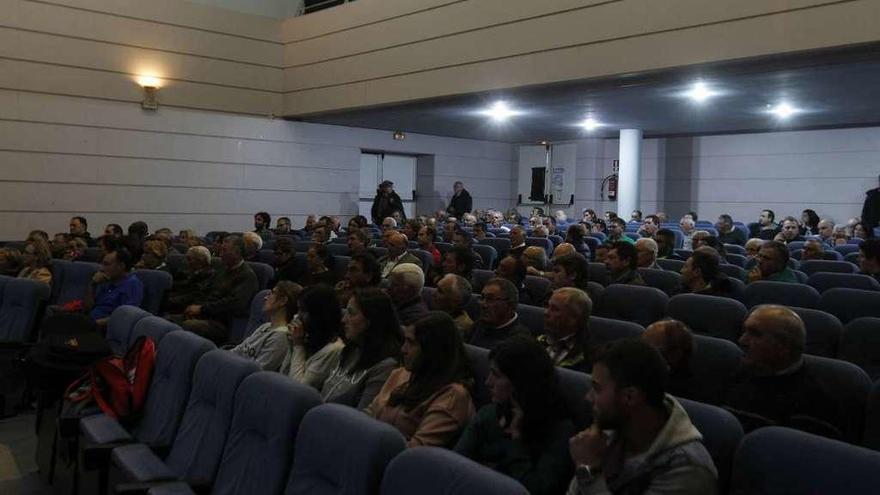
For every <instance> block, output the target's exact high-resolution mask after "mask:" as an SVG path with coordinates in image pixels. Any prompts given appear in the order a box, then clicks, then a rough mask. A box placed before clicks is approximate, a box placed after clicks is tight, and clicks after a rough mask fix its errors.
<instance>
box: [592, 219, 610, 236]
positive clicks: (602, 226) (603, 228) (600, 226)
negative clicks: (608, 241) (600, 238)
mask: <svg viewBox="0 0 880 495" xmlns="http://www.w3.org/2000/svg"><path fill="white" fill-rule="evenodd" d="M591 232H592V233H594V234H606V233H608V227H607V224H606V223H605V220H603V219H601V218H597V219H596V221H595V222H593V228H592V230H591Z"/></svg>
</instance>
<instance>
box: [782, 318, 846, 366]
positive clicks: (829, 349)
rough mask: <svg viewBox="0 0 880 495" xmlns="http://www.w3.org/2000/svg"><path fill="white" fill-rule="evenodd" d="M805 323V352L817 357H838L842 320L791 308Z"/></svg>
mask: <svg viewBox="0 0 880 495" xmlns="http://www.w3.org/2000/svg"><path fill="white" fill-rule="evenodd" d="M790 308H791V310H792V311H794V312H795V313H797V314H798V316H800V317H801V320H803V321H804V328H805V330H806V332H807V335H806V337H807V340H806V342H805V346H804V352H806V353H807V354H813V355H815V356H825V357H832V358H833V357H837V346H838V344H839V343H840V336H841V334H842V333H843V324H842V323H840V320H839V319H838V318H837V317H836V316H834V315H832V314H830V313H826V312H824V311H821V310H818V309H810V308H798V307H796V306H790Z"/></svg>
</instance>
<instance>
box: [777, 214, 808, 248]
mask: <svg viewBox="0 0 880 495" xmlns="http://www.w3.org/2000/svg"><path fill="white" fill-rule="evenodd" d="M773 240H774V241H776V242H781V243H783V244H788V243H789V242H795V241H803V240H804V236H802V235H801V226H800V224H799V223H798V221H797V218H795V217H785V219H783V220H782V230H780V232H779V233H778V234H776V236H774V237H773Z"/></svg>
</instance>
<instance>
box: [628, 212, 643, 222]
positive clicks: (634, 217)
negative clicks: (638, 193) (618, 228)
mask: <svg viewBox="0 0 880 495" xmlns="http://www.w3.org/2000/svg"><path fill="white" fill-rule="evenodd" d="M629 221H630V223H642V210H633V212H632V213H630V214H629Z"/></svg>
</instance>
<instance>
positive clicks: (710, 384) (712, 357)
mask: <svg viewBox="0 0 880 495" xmlns="http://www.w3.org/2000/svg"><path fill="white" fill-rule="evenodd" d="M742 356H743V352H742V350H741V349H740V348H739V346H738V345H736V344H734V343H733V342H731V341H729V340H726V339H719V338H715V337H709V336H707V335H694V347H693V350H692V351H691V361H690V371H691V380H690V382H689V386H688V393H687V396H688V398H692V399H695V400H700V401H703V402H712V403H716V402H717V401H719V400H721V398H722V396H723V394H724V392H725V383H726V381H727V378H728V377H730V376H732V375H733V374H734V373H736V370H737V369H739V366H740V363H741V362H742Z"/></svg>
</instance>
